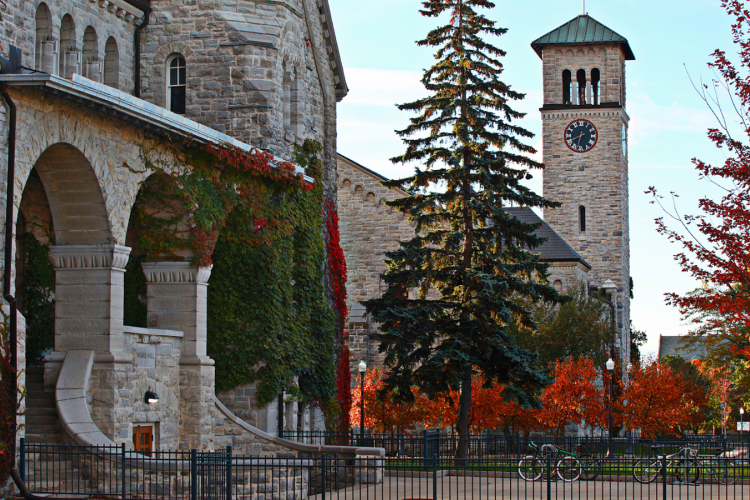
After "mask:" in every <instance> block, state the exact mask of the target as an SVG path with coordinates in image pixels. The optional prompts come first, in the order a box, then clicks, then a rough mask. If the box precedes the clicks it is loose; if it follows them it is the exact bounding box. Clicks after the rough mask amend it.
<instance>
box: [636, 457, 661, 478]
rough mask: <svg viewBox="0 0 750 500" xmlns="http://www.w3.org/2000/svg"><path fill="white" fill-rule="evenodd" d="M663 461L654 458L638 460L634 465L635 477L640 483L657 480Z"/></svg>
mask: <svg viewBox="0 0 750 500" xmlns="http://www.w3.org/2000/svg"><path fill="white" fill-rule="evenodd" d="M660 469H661V462H660V461H659V460H656V459H653V458H646V459H643V460H638V461H637V462H636V463H635V465H634V466H633V478H634V479H635V480H636V481H638V482H639V483H643V484H648V483H653V482H654V481H655V480H656V476H658V475H659V470H660Z"/></svg>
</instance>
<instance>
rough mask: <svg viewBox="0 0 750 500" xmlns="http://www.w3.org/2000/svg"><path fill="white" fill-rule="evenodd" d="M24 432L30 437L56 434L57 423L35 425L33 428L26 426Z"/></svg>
mask: <svg viewBox="0 0 750 500" xmlns="http://www.w3.org/2000/svg"><path fill="white" fill-rule="evenodd" d="M26 425H27V427H26V432H27V433H30V434H31V435H37V436H44V435H47V434H57V433H58V432H59V431H58V429H57V423H52V424H41V425H39V424H35V425H33V426H31V425H28V424H26Z"/></svg>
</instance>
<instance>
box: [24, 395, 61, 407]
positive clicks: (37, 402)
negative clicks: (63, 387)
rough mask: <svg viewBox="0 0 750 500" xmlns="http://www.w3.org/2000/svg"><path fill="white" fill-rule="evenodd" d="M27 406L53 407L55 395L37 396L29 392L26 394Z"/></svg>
mask: <svg viewBox="0 0 750 500" xmlns="http://www.w3.org/2000/svg"><path fill="white" fill-rule="evenodd" d="M26 407H27V408H55V396H54V394H50V395H49V396H39V395H38V394H29V395H27V396H26Z"/></svg>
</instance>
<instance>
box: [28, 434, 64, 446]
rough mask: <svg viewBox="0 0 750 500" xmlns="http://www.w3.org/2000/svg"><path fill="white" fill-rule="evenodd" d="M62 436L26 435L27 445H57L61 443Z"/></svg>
mask: <svg viewBox="0 0 750 500" xmlns="http://www.w3.org/2000/svg"><path fill="white" fill-rule="evenodd" d="M61 438H62V436H61V435H60V434H59V433H54V434H26V442H27V443H42V444H44V443H50V444H57V443H60V442H61V441H62V439H61Z"/></svg>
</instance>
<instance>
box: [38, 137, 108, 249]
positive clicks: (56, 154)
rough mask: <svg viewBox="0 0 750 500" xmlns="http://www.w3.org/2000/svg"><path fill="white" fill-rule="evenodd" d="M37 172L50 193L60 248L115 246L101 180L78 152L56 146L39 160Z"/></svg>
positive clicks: (56, 235) (60, 144) (84, 157)
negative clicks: (71, 246) (112, 244)
mask: <svg viewBox="0 0 750 500" xmlns="http://www.w3.org/2000/svg"><path fill="white" fill-rule="evenodd" d="M34 168H35V169H36V171H37V172H38V173H39V177H40V178H41V180H42V184H43V185H44V189H45V191H46V193H47V198H48V200H49V204H50V211H51V213H52V221H53V224H54V227H55V239H56V243H57V244H58V245H97V244H107V243H112V242H113V240H114V238H113V237H112V231H111V230H110V227H109V217H108V216H107V207H106V204H105V202H104V195H103V193H102V190H101V187H100V185H99V180H98V179H97V177H96V173H95V172H94V169H93V168H92V165H91V163H90V162H89V160H88V158H86V156H85V155H84V154H83V153H82V152H81V151H80V150H79V149H78V148H76V147H75V146H73V145H71V144H66V143H57V144H53V145H52V146H49V147H48V148H47V149H45V150H44V152H43V153H42V154H41V155H40V156H39V158H38V159H37V160H36V163H35V165H34Z"/></svg>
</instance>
